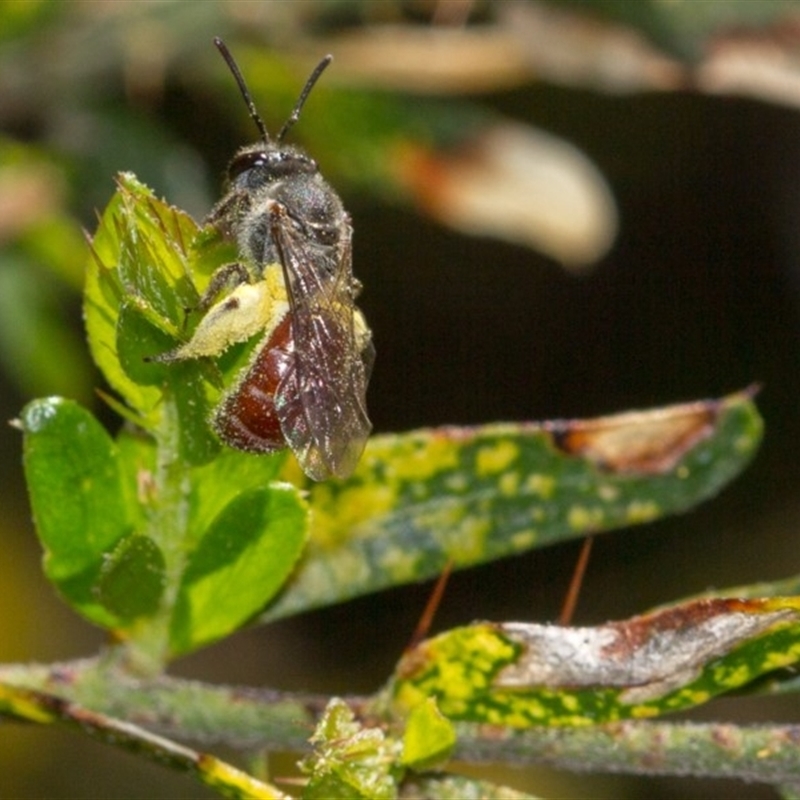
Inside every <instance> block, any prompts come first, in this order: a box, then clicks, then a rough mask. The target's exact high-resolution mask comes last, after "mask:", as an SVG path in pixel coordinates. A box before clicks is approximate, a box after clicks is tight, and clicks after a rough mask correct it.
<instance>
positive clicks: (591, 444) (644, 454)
mask: <svg viewBox="0 0 800 800" xmlns="http://www.w3.org/2000/svg"><path fill="white" fill-rule="evenodd" d="M722 402H724V401H722ZM720 406H721V403H720V401H719V400H707V401H701V402H697V403H687V404H686V405H681V406H672V407H671V408H666V409H660V410H656V411H642V412H639V411H632V412H630V413H627V414H618V415H615V416H612V417H598V418H597V419H593V420H575V421H569V420H567V421H554V422H550V423H546V425H545V430H547V431H548V432H549V433H550V434H551V436H552V437H553V443H554V444H555V446H556V447H558V448H559V449H560V450H562V451H563V452H565V453H567V454H568V455H573V456H580V457H582V458H585V459H587V460H589V461H591V462H592V463H594V464H596V465H597V466H598V467H600V468H601V469H604V470H608V471H609V472H623V473H638V474H642V475H659V474H663V473H666V472H669V471H670V470H672V469H673V468H674V467H675V466H676V465H677V464H678V462H679V461H680V460H681V459H682V458H683V457H684V456H685V455H686V454H687V453H688V452H689V451H690V450H691V449H692V448H694V447H695V446H696V445H698V444H699V443H700V442H701V441H703V440H704V439H707V438H708V437H709V436H711V435H712V434H713V432H714V426H715V424H716V421H717V418H718V417H719V412H720Z"/></svg>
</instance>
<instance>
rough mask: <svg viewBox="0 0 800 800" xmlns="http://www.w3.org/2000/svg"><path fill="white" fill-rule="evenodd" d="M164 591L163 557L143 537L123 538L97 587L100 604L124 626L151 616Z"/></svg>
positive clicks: (111, 554) (106, 563)
mask: <svg viewBox="0 0 800 800" xmlns="http://www.w3.org/2000/svg"><path fill="white" fill-rule="evenodd" d="M163 592H164V555H163V553H162V552H161V550H160V548H159V547H158V545H156V543H155V542H154V541H153V540H152V539H150V538H148V537H147V536H142V535H141V534H131V535H130V536H126V537H125V538H124V539H122V540H121V541H120V542H119V543H118V544H117V546H116V547H115V548H114V550H113V552H112V553H110V554H109V556H108V558H107V559H106V561H105V562H104V564H103V568H102V570H101V573H100V579H99V581H98V584H97V596H98V599H99V600H100V602H101V603H102V604H103V605H104V606H105V607H106V608H107V609H108V610H109V611H110V612H111V613H112V614H114V615H115V616H117V617H118V618H120V619H121V620H122V621H123V622H124V623H130V622H133V621H134V620H136V619H138V618H140V617H146V616H151V615H152V614H155V612H156V611H157V610H158V607H159V602H160V600H161V596H162V594H163Z"/></svg>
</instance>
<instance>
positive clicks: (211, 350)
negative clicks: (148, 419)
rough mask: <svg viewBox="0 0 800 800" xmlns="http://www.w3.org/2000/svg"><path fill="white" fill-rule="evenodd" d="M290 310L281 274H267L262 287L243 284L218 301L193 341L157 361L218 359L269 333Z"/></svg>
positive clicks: (272, 270) (273, 271)
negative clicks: (241, 345) (253, 337)
mask: <svg viewBox="0 0 800 800" xmlns="http://www.w3.org/2000/svg"><path fill="white" fill-rule="evenodd" d="M288 308H289V305H288V300H287V299H286V289H285V286H284V284H283V279H282V276H281V275H280V272H279V270H274V269H272V268H270V270H268V271H266V272H265V273H264V279H263V280H260V281H258V283H243V284H240V285H239V286H237V287H236V288H235V289H234V290H233V291H232V292H231V293H230V294H227V295H225V296H224V297H222V299H220V300H218V301H217V302H216V303H214V305H212V306H211V308H209V309H208V311H207V313H206V315H205V316H204V317H203V318H202V319H201V320H200V323H199V324H198V326H197V328H196V329H195V332H194V334H193V335H192V338H191V339H190V340H189V341H188V342H186V343H185V344H183V345H181V346H180V347H178V348H176V349H175V350H171V351H169V352H168V353H164V354H162V355H160V356H156V357H155V358H154V359H153V360H154V361H162V362H170V361H181V360H184V359H188V358H202V357H204V356H218V355H220V354H221V353H224V352H225V350H227V349H228V348H229V347H230V346H231V345H234V344H237V343H238V342H244V341H246V340H247V339H250V338H251V337H252V336H255V335H256V334H258V333H263V332H265V331H266V332H269V331H270V330H272V329H273V328H274V327H275V326H276V325H277V324H278V323H279V322H280V321H281V320H282V319H283V318H284V317H285V316H286V312H287V310H288Z"/></svg>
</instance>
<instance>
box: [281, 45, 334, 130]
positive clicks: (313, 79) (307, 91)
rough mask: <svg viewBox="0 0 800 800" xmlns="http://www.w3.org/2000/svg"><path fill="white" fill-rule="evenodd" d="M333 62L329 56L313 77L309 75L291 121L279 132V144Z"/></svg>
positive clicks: (285, 123) (317, 68) (290, 118)
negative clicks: (316, 84)
mask: <svg viewBox="0 0 800 800" xmlns="http://www.w3.org/2000/svg"><path fill="white" fill-rule="evenodd" d="M331 61H333V56H332V55H330V54H328V55H327V56H325V58H323V59H322V61H320V62H319V64H317V66H316V67H315V68H314V71H313V72H312V73H311V75H309V78H308V80H307V81H306V85H305V86H304V87H303V91H302V92H300V97H298V98H297V102H296V103H295V104H294V108H293V109H292V113H291V114H290V115H289V119H287V120H286V122H284V123H283V127H282V128H281V129H280V131H279V132H278V142H282V141H283V139H284V137H285V136H286V134H287V133H289V129H290V128H291V127H292V125H294V124H295V122H297V120H298V119H299V118H300V111H301V110H302V108H303V105H304V104H305V102H306V100H307V99H308V95H309V94H311V90H312V89H313V88H314V84H315V83H316V82H317V81H318V80H319V76H320V75H322V73H323V72H324V71H325V68H326V67H327V66H328V64H330V63H331Z"/></svg>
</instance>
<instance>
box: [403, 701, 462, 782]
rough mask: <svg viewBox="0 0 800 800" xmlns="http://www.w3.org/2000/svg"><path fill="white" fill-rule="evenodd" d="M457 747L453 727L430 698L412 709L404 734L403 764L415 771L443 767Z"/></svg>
mask: <svg viewBox="0 0 800 800" xmlns="http://www.w3.org/2000/svg"><path fill="white" fill-rule="evenodd" d="M455 744H456V732H455V729H454V728H453V725H452V723H451V722H450V720H448V719H447V717H445V716H444V714H442V712H441V711H440V710H439V707H438V706H437V705H436V700H434V699H433V698H432V697H429V698H428V699H427V700H426V701H424V702H422V703H419V704H418V705H416V706H414V708H412V709H411V713H410V714H409V715H408V722H407V723H406V729H405V732H404V733H403V763H404V764H406V765H407V766H409V767H411V768H412V769H414V770H417V771H422V770H430V769H434V768H436V767H440V766H441V765H442V764H443V763H444V762H446V761H447V760H448V759H449V758H450V754H451V753H452V751H453V748H454V747H455Z"/></svg>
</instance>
